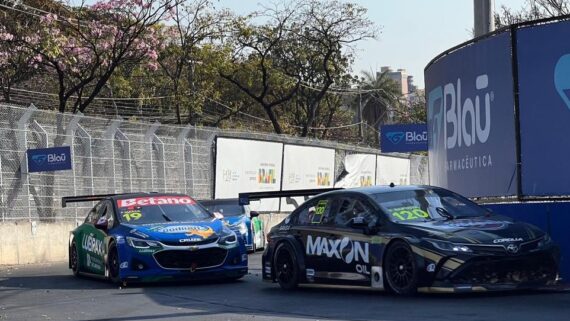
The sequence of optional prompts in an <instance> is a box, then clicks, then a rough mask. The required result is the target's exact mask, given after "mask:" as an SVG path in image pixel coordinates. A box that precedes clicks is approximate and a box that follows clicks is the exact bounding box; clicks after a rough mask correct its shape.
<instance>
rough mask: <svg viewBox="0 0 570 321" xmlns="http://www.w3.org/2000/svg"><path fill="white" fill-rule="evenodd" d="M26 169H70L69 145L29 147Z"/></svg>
mask: <svg viewBox="0 0 570 321" xmlns="http://www.w3.org/2000/svg"><path fill="white" fill-rule="evenodd" d="M27 154H28V171H29V172H44V171H57V170H66V169H71V148H70V147H69V146H62V147H51V148H40V149H29V150H28V151H27Z"/></svg>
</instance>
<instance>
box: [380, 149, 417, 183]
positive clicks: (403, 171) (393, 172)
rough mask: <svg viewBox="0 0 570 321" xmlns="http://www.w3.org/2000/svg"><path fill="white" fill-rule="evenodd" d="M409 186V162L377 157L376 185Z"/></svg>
mask: <svg viewBox="0 0 570 321" xmlns="http://www.w3.org/2000/svg"><path fill="white" fill-rule="evenodd" d="M390 183H394V184H396V185H408V184H410V160H409V159H407V158H398V157H390V156H378V158H377V160H376V185H389V184H390Z"/></svg>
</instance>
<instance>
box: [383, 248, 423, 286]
mask: <svg viewBox="0 0 570 321" xmlns="http://www.w3.org/2000/svg"><path fill="white" fill-rule="evenodd" d="M387 251H388V252H387V253H386V257H385V259H384V266H385V273H386V281H387V283H388V285H389V287H390V290H392V291H393V292H394V293H397V294H401V295H410V294H414V293H416V291H417V285H418V278H419V277H418V271H417V264H416V260H415V257H414V253H413V252H412V249H411V248H410V246H409V245H408V244H407V243H406V242H404V241H395V242H394V243H393V244H392V245H390V247H389V248H388V250H387Z"/></svg>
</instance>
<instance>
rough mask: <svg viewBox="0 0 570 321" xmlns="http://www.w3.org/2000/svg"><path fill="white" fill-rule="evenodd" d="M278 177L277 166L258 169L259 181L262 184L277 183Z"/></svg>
mask: <svg viewBox="0 0 570 321" xmlns="http://www.w3.org/2000/svg"><path fill="white" fill-rule="evenodd" d="M276 180H277V178H276V175H275V168H264V167H262V168H259V169H258V170H257V182H258V183H260V184H275V182H276Z"/></svg>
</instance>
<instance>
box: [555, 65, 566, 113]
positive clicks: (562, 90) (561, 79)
mask: <svg viewBox="0 0 570 321" xmlns="http://www.w3.org/2000/svg"><path fill="white" fill-rule="evenodd" d="M569 71H570V54H565V55H562V56H561V57H560V58H558V61H557V62H556V66H555V67H554V87H556V91H557V92H558V95H560V98H562V101H564V104H565V105H566V107H567V108H568V109H570V98H568V94H569V93H570V76H568V72H569Z"/></svg>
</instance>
